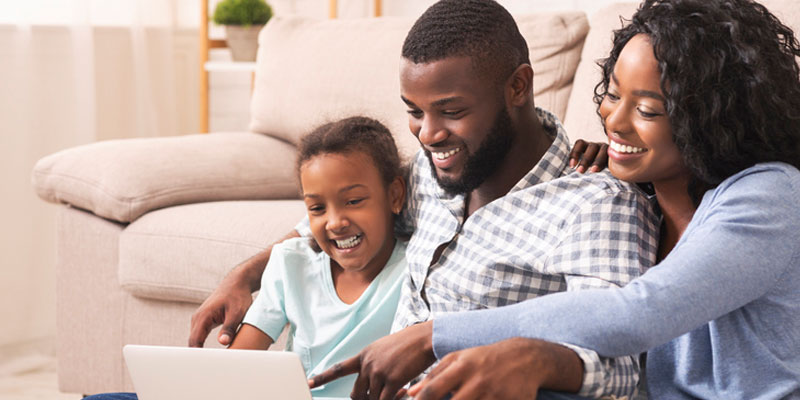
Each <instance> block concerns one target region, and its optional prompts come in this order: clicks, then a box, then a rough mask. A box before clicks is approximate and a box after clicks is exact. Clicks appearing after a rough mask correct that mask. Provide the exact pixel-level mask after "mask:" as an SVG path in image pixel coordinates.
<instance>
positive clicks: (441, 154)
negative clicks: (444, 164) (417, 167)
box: [431, 147, 461, 160]
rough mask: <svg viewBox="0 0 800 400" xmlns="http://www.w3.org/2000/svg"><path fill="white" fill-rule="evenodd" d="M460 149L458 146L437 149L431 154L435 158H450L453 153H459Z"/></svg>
mask: <svg viewBox="0 0 800 400" xmlns="http://www.w3.org/2000/svg"><path fill="white" fill-rule="evenodd" d="M459 151H461V148H460V147H457V148H455V149H453V150H450V151H436V152H431V154H433V158H435V159H437V160H446V159H448V158H450V157H451V156H452V155H453V154H456V153H458V152H459Z"/></svg>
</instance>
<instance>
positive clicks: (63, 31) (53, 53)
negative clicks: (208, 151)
mask: <svg viewBox="0 0 800 400" xmlns="http://www.w3.org/2000/svg"><path fill="white" fill-rule="evenodd" d="M199 12H200V1H199V0H0V178H2V185H3V186H2V187H3V189H2V196H0V198H1V199H2V200H0V202H1V204H2V205H3V207H0V210H2V211H0V220H2V221H3V223H2V224H1V225H2V228H0V254H2V257H0V260H2V261H0V315H2V316H3V323H4V326H13V327H15V328H14V329H11V330H8V329H6V330H0V349H2V348H3V347H6V346H14V345H17V344H20V343H24V342H30V341H34V342H35V341H36V340H49V339H51V338H52V337H53V336H54V335H55V296H54V291H55V279H54V262H55V254H54V253H55V235H54V234H55V210H56V207H54V206H53V205H50V204H45V203H44V202H42V201H41V200H39V199H38V197H36V196H35V194H34V193H33V190H32V188H31V184H30V174H31V170H32V168H33V165H34V163H35V162H36V161H37V160H38V159H40V158H41V157H43V156H45V155H48V154H51V153H54V152H56V151H59V150H62V149H66V148H69V147H73V146H76V145H81V144H86V143H91V142H95V141H98V140H106V139H116V138H130V137H154V136H171V135H177V134H185V133H192V132H194V131H196V130H197V127H198V125H199V124H198V117H197V109H198V106H197V104H196V103H197V101H198V100H197V96H196V92H197V86H198V81H197V79H198V78H197V76H198V73H197V69H198V68H199V67H198V66H197V47H198V46H197V43H198V40H197V33H196V32H197V31H196V28H197V26H198V22H199V20H200V16H199ZM176 49H177V50H176ZM179 92H180V93H179ZM187 93H189V94H190V95H186V94H187ZM192 93H194V95H191V94H192ZM76 289H77V290H79V289H80V288H76Z"/></svg>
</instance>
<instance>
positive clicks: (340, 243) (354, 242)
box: [334, 235, 364, 249]
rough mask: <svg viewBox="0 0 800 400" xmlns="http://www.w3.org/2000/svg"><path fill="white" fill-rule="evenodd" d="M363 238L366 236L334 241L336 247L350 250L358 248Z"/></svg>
mask: <svg viewBox="0 0 800 400" xmlns="http://www.w3.org/2000/svg"><path fill="white" fill-rule="evenodd" d="M363 237H364V235H355V236H353V237H350V238H347V239H344V240H334V242H336V247H338V248H340V249H349V248H353V247H356V246H358V244H359V243H361V239H362V238H363Z"/></svg>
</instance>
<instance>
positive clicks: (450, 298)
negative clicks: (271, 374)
mask: <svg viewBox="0 0 800 400" xmlns="http://www.w3.org/2000/svg"><path fill="white" fill-rule="evenodd" d="M400 75H401V92H402V93H401V96H402V99H403V101H404V102H405V103H406V105H407V106H408V114H409V125H410V128H411V131H412V133H413V134H414V135H415V136H416V137H417V138H418V139H419V141H420V144H421V146H422V150H421V151H420V152H419V153H418V155H417V157H416V158H415V160H414V162H413V165H412V172H411V176H410V178H409V200H408V203H407V209H406V211H405V212H404V220H405V222H406V223H407V224H408V225H409V227H410V228H411V229H412V230H413V236H412V238H411V240H410V242H409V246H408V251H407V258H408V263H409V279H408V280H407V282H406V287H405V292H404V295H403V299H402V300H401V304H400V306H399V308H398V314H397V316H396V317H395V325H396V328H397V329H401V328H405V329H402V330H400V331H399V332H397V333H396V334H394V335H390V336H388V337H385V338H384V339H381V340H379V341H377V342H375V343H373V344H372V345H370V346H368V347H367V348H365V349H364V350H363V351H362V352H361V353H360V354H359V355H358V356H356V357H354V358H352V359H350V360H348V361H346V362H343V363H341V364H340V365H339V366H338V368H337V369H336V370H332V371H328V372H326V373H323V374H321V375H320V376H319V377H317V378H315V379H314V382H313V383H314V384H315V385H320V384H323V383H325V382H328V381H330V380H332V379H335V378H337V377H340V376H343V375H345V374H348V373H355V372H359V377H358V378H357V380H356V384H355V387H354V391H353V397H354V398H374V399H378V398H380V399H391V398H394V397H395V395H396V393H398V391H400V390H401V388H402V386H403V385H405V384H406V383H407V382H409V381H410V380H412V379H413V378H415V377H417V376H418V375H419V374H420V373H421V372H423V371H424V370H425V368H427V367H428V366H429V365H430V364H432V363H433V361H434V357H433V352H432V350H431V347H430V343H431V323H430V321H431V320H432V319H434V318H436V317H438V316H441V315H444V314H447V313H450V312H455V311H461V310H468V309H482V308H493V307H499V306H503V305H507V304H513V303H517V302H520V301H522V300H526V299H529V298H533V297H537V296H541V295H545V294H548V293H553V292H559V291H564V290H575V289H584V288H605V287H615V286H622V285H624V284H626V283H627V282H628V281H630V280H631V279H632V278H634V277H636V276H638V275H639V272H640V270H641V269H643V268H646V267H648V266H649V265H651V264H652V262H653V260H654V259H655V249H656V243H657V241H656V237H655V236H656V234H657V230H656V219H655V218H654V215H653V213H652V210H651V208H650V204H649V203H648V201H647V200H646V199H645V198H644V197H643V196H642V195H641V194H640V193H639V192H638V191H637V190H636V189H635V188H634V187H632V186H629V185H626V184H623V183H621V182H619V181H617V180H615V179H613V178H612V177H611V176H610V175H609V174H608V173H598V174H592V175H588V176H583V175H579V174H572V175H570V174H569V173H570V172H571V170H570V168H569V165H568V164H569V161H568V158H569V156H568V154H569V145H568V140H567V138H566V135H565V132H564V131H563V128H561V125H560V123H559V122H558V120H557V119H556V117H554V116H553V115H552V114H550V113H548V112H546V111H544V110H541V109H537V108H536V107H535V106H534V103H533V95H532V93H533V90H532V83H533V70H532V68H531V66H530V61H529V59H528V50H527V44H526V43H525V40H524V39H523V38H522V36H521V35H520V33H519V31H518V29H517V26H516V24H515V22H514V20H513V18H512V17H511V15H510V14H509V13H508V12H507V11H506V10H505V9H504V8H502V7H501V6H500V5H498V4H497V3H495V2H494V1H490V0H443V1H440V2H438V3H436V4H434V5H433V6H431V7H430V8H429V9H428V10H427V11H426V12H425V13H424V14H423V15H422V16H421V17H420V18H419V20H418V21H417V22H416V24H415V25H414V27H412V29H411V31H410V32H409V34H408V36H407V38H406V41H405V43H404V46H403V59H402V63H401V73H400ZM265 256H266V257H268V255H266V254H265V255H262V256H260V259H261V260H264V259H265ZM234 274H235V275H233V277H232V278H230V279H226V281H225V282H224V283H223V284H224V285H225V286H224V287H221V288H220V289H218V290H217V292H215V294H214V296H215V298H213V299H212V300H211V301H212V302H217V301H219V299H220V298H222V296H225V295H227V293H229V292H230V291H231V290H230V288H232V287H238V289H237V294H236V295H235V297H236V298H239V299H241V301H239V300H236V301H235V302H232V303H235V304H234V305H233V309H234V310H233V311H235V312H232V310H231V309H230V308H229V307H228V306H227V305H226V306H225V307H226V308H221V307H222V306H215V307H214V308H210V307H206V304H204V306H203V309H201V310H200V311H199V312H198V314H196V316H195V317H196V318H194V321H193V334H192V340H193V343H194V344H197V342H198V341H200V340H202V339H203V338H204V337H205V335H206V334H207V329H208V326H209V325H211V324H212V322H210V321H212V320H216V321H221V320H222V319H223V316H224V319H225V324H226V325H227V324H228V323H229V321H236V319H237V318H239V319H240V315H236V314H242V315H243V314H244V311H245V309H246V305H245V304H249V298H248V299H245V297H249V292H250V290H251V289H254V287H251V286H253V285H257V282H258V277H257V276H253V275H255V274H252V273H250V275H251V276H250V278H248V279H242V278H243V277H245V276H247V275H248V273H247V272H244V271H236V272H235V273H234ZM242 293H244V294H242ZM207 303H208V302H207ZM209 304H210V303H209ZM210 311H211V312H210ZM199 313H202V315H200V314H199ZM234 326H235V325H234ZM198 332H199V333H198ZM465 334H467V333H465ZM225 335H228V336H230V335H231V333H225ZM541 343H542V348H543V349H544V351H545V352H546V353H547V354H553V355H554V356H553V357H552V359H553V360H559V363H560V364H559V365H558V367H559V368H563V369H569V370H571V371H575V370H576V369H577V370H579V371H582V372H580V373H578V374H577V375H578V376H581V377H583V379H582V380H572V381H569V382H561V381H560V380H559V379H557V378H558V374H554V376H553V377H554V378H556V379H546V380H543V381H541V382H538V385H539V386H540V387H543V388H550V389H556V390H564V391H572V392H578V393H579V394H581V395H584V396H593V397H595V396H600V395H605V394H628V393H630V392H631V391H632V390H633V387H634V386H635V384H636V381H637V378H638V364H637V360H636V359H635V358H634V357H622V358H618V359H604V358H600V357H598V356H597V354H596V353H594V352H592V351H589V350H586V349H581V348H577V347H574V346H569V347H567V346H562V345H559V344H554V343H549V342H541ZM575 375H576V374H569V376H575ZM565 376H566V374H565Z"/></svg>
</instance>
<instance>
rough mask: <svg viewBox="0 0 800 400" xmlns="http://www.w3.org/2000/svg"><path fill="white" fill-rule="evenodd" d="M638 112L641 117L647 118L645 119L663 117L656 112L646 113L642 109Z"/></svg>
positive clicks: (638, 109)
mask: <svg viewBox="0 0 800 400" xmlns="http://www.w3.org/2000/svg"><path fill="white" fill-rule="evenodd" d="M636 111H638V112H639V115H641V116H642V117H645V118H655V117H657V116H659V115H661V114H660V113H654V112H650V111H646V110H644V109H641V108H637V109H636Z"/></svg>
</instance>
